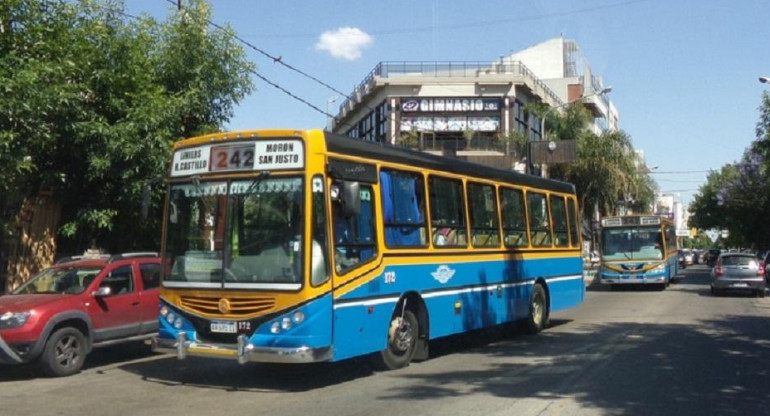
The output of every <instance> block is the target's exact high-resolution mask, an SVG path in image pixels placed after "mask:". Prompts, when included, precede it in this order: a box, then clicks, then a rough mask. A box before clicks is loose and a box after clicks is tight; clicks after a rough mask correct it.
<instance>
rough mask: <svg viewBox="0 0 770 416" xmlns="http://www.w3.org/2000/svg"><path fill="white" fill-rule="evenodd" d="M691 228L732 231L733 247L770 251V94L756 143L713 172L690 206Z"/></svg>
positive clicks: (761, 111)
mask: <svg viewBox="0 0 770 416" xmlns="http://www.w3.org/2000/svg"><path fill="white" fill-rule="evenodd" d="M690 212H691V216H690V225H691V226H693V227H697V228H699V229H724V230H729V237H728V238H726V239H725V241H724V244H725V245H727V246H730V247H753V248H756V249H767V248H770V221H768V212H770V94H768V93H767V92H765V93H763V95H762V100H761V104H760V106H759V121H758V122H757V127H756V140H755V141H754V142H753V143H752V144H751V146H750V147H749V148H748V149H746V151H745V152H744V154H743V157H742V158H741V160H740V161H738V162H737V163H734V164H729V165H725V166H723V167H722V169H721V170H720V171H718V172H711V173H710V174H709V175H708V178H707V181H706V183H705V184H704V185H702V186H701V187H700V190H699V191H698V193H697V194H696V195H695V198H694V200H693V203H692V204H691V205H690Z"/></svg>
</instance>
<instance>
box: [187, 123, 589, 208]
mask: <svg viewBox="0 0 770 416" xmlns="http://www.w3.org/2000/svg"><path fill="white" fill-rule="evenodd" d="M303 133H306V134H305V137H311V136H314V135H320V134H323V137H325V141H326V149H327V151H329V152H333V153H338V154H343V155H350V156H357V157H363V158H367V159H371V160H373V161H377V160H381V161H385V162H392V163H400V164H407V165H410V166H414V167H418V168H424V169H430V170H435V171H439V172H448V173H454V174H458V175H465V176H470V177H475V178H480V179H489V180H496V181H502V182H508V183H513V184H517V185H523V186H528V187H533V188H538V189H545V190H550V191H555V192H564V193H574V192H575V187H574V185H572V184H571V183H568V182H563V181H557V180H553V179H546V178H541V177H539V176H534V175H527V174H523V173H518V172H514V171H510V170H504V169H498V168H494V167H491V166H486V165H481V164H478V163H472V162H467V161H464V160H461V159H456V158H451V157H446V156H438V155H433V154H430V153H425V152H419V151H413V150H409V149H406V148H402V147H397V146H391V145H389V144H383V143H374V142H369V141H364V140H359V139H353V138H350V137H347V136H343V135H339V134H335V133H331V132H328V131H323V132H322V131H320V130H296V129H269V130H268V129H259V130H243V131H230V132H221V133H214V134H208V135H204V136H198V137H191V138H189V139H184V140H180V141H178V142H176V143H175V144H174V150H179V149H180V148H185V147H190V146H198V145H203V144H207V143H211V142H215V141H226V140H249V139H257V138H260V137H264V138H267V137H272V138H276V137H302V136H303Z"/></svg>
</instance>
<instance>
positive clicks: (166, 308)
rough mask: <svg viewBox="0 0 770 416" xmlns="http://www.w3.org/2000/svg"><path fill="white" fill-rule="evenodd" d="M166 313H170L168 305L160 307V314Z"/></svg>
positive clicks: (164, 314)
mask: <svg viewBox="0 0 770 416" xmlns="http://www.w3.org/2000/svg"><path fill="white" fill-rule="evenodd" d="M166 315H168V307H167V306H163V307H162V308H160V316H166Z"/></svg>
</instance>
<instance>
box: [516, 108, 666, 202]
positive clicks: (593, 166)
mask: <svg viewBox="0 0 770 416" xmlns="http://www.w3.org/2000/svg"><path fill="white" fill-rule="evenodd" d="M527 108H528V110H529V111H533V112H534V113H535V114H538V115H539V116H540V117H543V115H545V110H547V109H546V108H544V107H542V106H528V107H527ZM545 121H546V123H545V126H546V132H548V135H547V138H548V140H576V141H577V144H578V150H577V153H578V154H577V159H578V160H577V162H576V163H573V164H562V165H554V166H549V172H550V176H551V177H552V178H555V179H562V180H566V181H568V182H572V183H573V184H575V188H576V191H577V194H578V198H579V199H580V206H581V209H582V210H583V211H584V212H587V213H592V212H593V211H594V209H598V211H599V212H600V214H602V215H607V214H611V213H614V212H615V210H616V208H617V206H618V200H619V198H622V199H624V200H627V201H628V202H627V203H626V206H627V207H629V208H631V209H633V210H634V211H635V212H648V211H649V207H651V206H652V203H653V202H654V200H655V193H656V190H657V184H656V183H655V182H654V181H653V180H652V178H651V177H650V176H649V175H648V174H647V172H646V170H644V169H646V167H644V166H638V165H637V163H636V154H635V152H634V148H633V145H632V144H631V138H630V137H629V136H628V134H626V133H625V132H623V131H608V132H604V133H603V134H602V135H601V136H597V135H595V134H594V133H592V132H591V131H590V130H589V129H588V126H589V123H590V122H591V121H592V119H591V114H590V112H589V111H588V110H587V109H586V108H585V107H584V106H583V105H582V104H580V103H579V102H578V103H574V104H571V105H569V106H568V107H567V110H566V112H564V114H561V113H558V112H556V111H551V112H549V113H548V114H547V116H546V119H545ZM554 132H555V134H554Z"/></svg>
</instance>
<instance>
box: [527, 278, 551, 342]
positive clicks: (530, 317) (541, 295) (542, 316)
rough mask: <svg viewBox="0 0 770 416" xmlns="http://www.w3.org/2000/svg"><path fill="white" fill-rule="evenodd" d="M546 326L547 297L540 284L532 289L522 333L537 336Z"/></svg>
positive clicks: (536, 284)
mask: <svg viewBox="0 0 770 416" xmlns="http://www.w3.org/2000/svg"><path fill="white" fill-rule="evenodd" d="M547 324H548V296H547V295H546V294H545V289H544V288H543V285H542V284H540V283H535V286H533V287H532V296H531V297H530V300H529V313H528V314H527V319H526V320H525V321H524V328H523V329H524V332H526V333H528V334H533V335H534V334H537V333H538V332H540V331H542V330H543V328H545V326H546V325H547Z"/></svg>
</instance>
